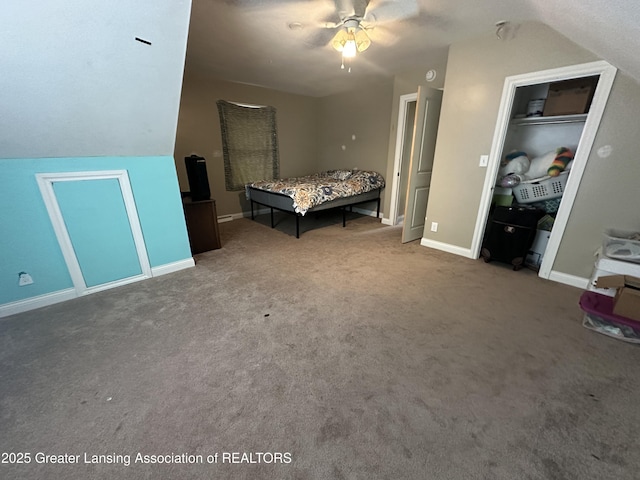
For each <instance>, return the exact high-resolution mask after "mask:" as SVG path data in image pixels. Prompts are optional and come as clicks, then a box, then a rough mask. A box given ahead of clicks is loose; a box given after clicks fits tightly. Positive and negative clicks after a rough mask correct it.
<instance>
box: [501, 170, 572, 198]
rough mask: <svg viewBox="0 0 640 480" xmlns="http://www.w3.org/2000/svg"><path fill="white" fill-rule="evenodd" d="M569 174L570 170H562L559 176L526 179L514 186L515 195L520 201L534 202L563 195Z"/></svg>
mask: <svg viewBox="0 0 640 480" xmlns="http://www.w3.org/2000/svg"><path fill="white" fill-rule="evenodd" d="M568 176H569V173H568V172H562V173H561V174H560V175H558V176H557V177H543V178H542V179H537V180H525V181H523V182H521V183H520V184H519V185H516V186H515V187H513V196H514V197H515V198H516V201H517V202H518V203H534V202H541V201H543V200H549V199H552V198H558V197H561V196H562V194H563V193H564V186H565V185H566V184H567V177H568Z"/></svg>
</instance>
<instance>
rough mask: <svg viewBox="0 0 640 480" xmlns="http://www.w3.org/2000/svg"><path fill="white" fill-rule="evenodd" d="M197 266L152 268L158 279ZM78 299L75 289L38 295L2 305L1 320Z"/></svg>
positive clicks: (189, 262) (186, 261)
mask: <svg viewBox="0 0 640 480" xmlns="http://www.w3.org/2000/svg"><path fill="white" fill-rule="evenodd" d="M195 265H196V264H195V262H194V260H193V258H186V259H184V260H180V261H178V262H173V263H167V264H165V265H160V266H158V267H152V268H151V274H152V275H153V276H154V277H157V276H160V275H166V274H167V273H172V272H177V271H178V270H183V269H185V268H190V267H195ZM140 280H144V278H141V279H135V280H133V281H140ZM130 283H131V282H130ZM124 284H126V282H125V283H122V282H114V283H113V285H109V286H105V287H106V288H95V289H92V290H89V291H87V292H86V293H95V292H99V291H102V290H106V289H108V288H115V287H119V286H121V285H124ZM77 297H78V294H77V292H76V289H75V288H67V289H64V290H59V291H57V292H53V293H46V294H44V295H38V296H37V297H31V298H26V299H24V300H18V301H15V302H11V303H5V304H4V305H0V318H2V317H8V316H9V315H15V314H16V313H22V312H27V311H29V310H34V309H36V308H41V307H46V306H48V305H53V304H54V303H60V302H66V301H67V300H72V299H74V298H77Z"/></svg>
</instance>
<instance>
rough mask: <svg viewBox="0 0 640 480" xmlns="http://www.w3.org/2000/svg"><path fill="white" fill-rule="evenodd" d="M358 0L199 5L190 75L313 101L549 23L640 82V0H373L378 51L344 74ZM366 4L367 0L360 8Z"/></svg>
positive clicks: (209, 1)
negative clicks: (455, 46) (509, 30)
mask: <svg viewBox="0 0 640 480" xmlns="http://www.w3.org/2000/svg"><path fill="white" fill-rule="evenodd" d="M351 1H354V0H335V1H334V0H193V5H192V13H191V25H190V29H189V40H188V47H187V62H186V69H187V71H202V72H206V73H207V74H209V75H212V76H214V77H216V78H220V79H223V80H228V81H233V82H239V83H246V84H251V85H259V86H263V87H267V88H271V89H275V90H281V91H286V92H291V93H297V94H302V95H310V96H325V95H330V94H333V93H337V92H340V91H344V90H348V89H350V88H352V87H353V85H355V84H357V82H359V81H361V80H363V79H366V78H371V76H372V75H393V74H394V73H396V72H399V71H402V70H406V69H408V68H412V67H415V66H424V67H425V69H427V68H428V65H427V63H426V62H429V63H438V62H442V61H443V60H445V59H446V55H447V49H448V46H449V45H451V44H452V43H455V42H457V41H460V40H463V39H466V38H472V37H474V36H477V35H480V34H486V33H487V32H493V31H495V24H496V22H498V21H501V20H508V21H510V22H511V23H513V24H518V23H522V22H525V21H540V22H542V23H546V24H547V25H549V26H550V27H552V28H554V29H555V30H557V31H558V32H560V33H562V34H564V35H565V36H567V37H568V38H569V39H571V40H572V41H574V42H575V43H577V44H579V45H581V46H582V47H584V48H586V49H587V50H590V51H592V52H593V53H595V54H596V55H598V56H600V57H601V58H603V59H605V60H607V61H609V62H610V63H612V64H613V65H615V66H616V67H618V68H619V69H621V70H623V71H625V72H627V73H629V74H630V75H632V76H633V77H635V78H636V79H637V80H638V79H640V55H638V52H640V2H638V1H637V0H607V1H604V0H553V1H551V0H482V1H477V0H371V1H370V2H369V5H368V7H367V17H368V18H365V20H368V21H369V25H373V27H374V28H373V29H370V30H368V33H369V36H370V38H371V41H372V45H371V47H370V48H369V49H368V50H367V51H366V52H363V53H362V54H359V55H358V56H357V58H356V59H354V60H353V62H352V64H351V67H352V68H351V72H347V70H346V69H345V70H342V69H341V68H340V63H341V57H340V54H339V53H338V52H336V51H335V50H333V48H332V47H331V46H330V44H329V41H330V40H331V38H332V36H333V35H334V34H335V32H336V31H337V30H335V29H332V28H326V27H327V25H329V26H331V24H335V23H336V22H339V15H338V13H337V12H338V10H345V11H348V9H349V6H350V2H351ZM355 1H356V2H357V1H360V2H362V1H363V0H355Z"/></svg>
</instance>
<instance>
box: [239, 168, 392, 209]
mask: <svg viewBox="0 0 640 480" xmlns="http://www.w3.org/2000/svg"><path fill="white" fill-rule="evenodd" d="M382 187H384V178H382V175H380V174H379V173H377V172H373V171H367V170H329V171H326V172H322V173H316V174H314V175H308V176H306V177H294V178H284V179H281V180H262V181H259V182H253V183H248V184H247V185H246V186H245V189H246V193H247V198H249V188H257V189H260V190H265V191H267V192H275V193H281V194H283V195H286V196H288V197H291V198H292V199H293V208H294V209H295V211H296V213H299V214H301V215H304V214H305V213H307V210H309V209H310V208H312V207H315V206H317V205H320V204H321V203H324V202H329V201H331V200H335V199H337V198H343V197H352V196H354V195H358V194H360V193H366V192H370V191H371V190H376V189H378V188H382Z"/></svg>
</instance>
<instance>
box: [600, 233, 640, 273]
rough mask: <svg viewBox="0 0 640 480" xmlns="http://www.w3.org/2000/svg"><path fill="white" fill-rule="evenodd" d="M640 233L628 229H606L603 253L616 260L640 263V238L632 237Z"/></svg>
mask: <svg viewBox="0 0 640 480" xmlns="http://www.w3.org/2000/svg"><path fill="white" fill-rule="evenodd" d="M638 233H639V232H632V231H628V230H613V229H608V230H606V231H605V234H604V241H603V244H602V253H603V254H604V255H605V256H607V257H609V258H612V259H614V260H622V261H625V262H633V263H640V240H635V239H632V238H630V237H632V236H634V235H635V236H636V237H637V235H638ZM629 275H631V274H629ZM635 276H638V275H635Z"/></svg>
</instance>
